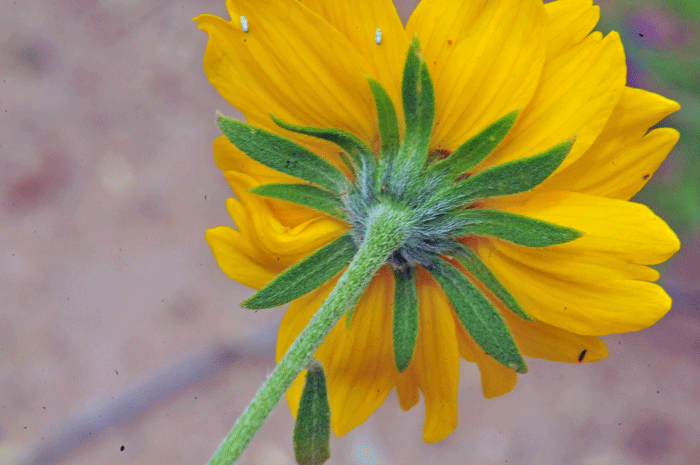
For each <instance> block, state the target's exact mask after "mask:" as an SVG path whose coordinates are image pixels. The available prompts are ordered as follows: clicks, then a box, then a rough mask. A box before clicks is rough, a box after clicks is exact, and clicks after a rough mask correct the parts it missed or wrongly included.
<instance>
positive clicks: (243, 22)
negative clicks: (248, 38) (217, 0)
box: [241, 16, 248, 32]
mask: <svg viewBox="0 0 700 465" xmlns="http://www.w3.org/2000/svg"><path fill="white" fill-rule="evenodd" d="M241 29H242V30H243V32H248V18H246V17H245V16H241Z"/></svg>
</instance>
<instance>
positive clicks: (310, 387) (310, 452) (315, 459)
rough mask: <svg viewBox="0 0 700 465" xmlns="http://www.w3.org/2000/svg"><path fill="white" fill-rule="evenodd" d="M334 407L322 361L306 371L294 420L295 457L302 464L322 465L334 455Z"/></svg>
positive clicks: (313, 363)
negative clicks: (332, 430)
mask: <svg viewBox="0 0 700 465" xmlns="http://www.w3.org/2000/svg"><path fill="white" fill-rule="evenodd" d="M330 437H331V409H330V406H329V405H328V393H327V390H326V376H325V375H324V373H323V367H322V366H321V364H320V363H318V362H312V363H311V364H310V366H309V367H308V369H307V371H306V382H305V383H304V389H303V391H302V393H301V400H300V401H299V410H298V411H297V419H296V422H295V423H294V437H293V441H294V458H295V459H296V461H297V463H298V464H299V465H321V464H323V463H325V462H326V461H327V460H328V459H329V458H330V456H331V446H330Z"/></svg>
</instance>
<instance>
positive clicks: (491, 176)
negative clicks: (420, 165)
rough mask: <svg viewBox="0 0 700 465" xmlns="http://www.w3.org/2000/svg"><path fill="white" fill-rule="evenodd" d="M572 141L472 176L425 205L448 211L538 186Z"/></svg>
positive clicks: (549, 173)
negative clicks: (472, 202)
mask: <svg viewBox="0 0 700 465" xmlns="http://www.w3.org/2000/svg"><path fill="white" fill-rule="evenodd" d="M573 143H574V140H573V139H570V140H568V141H566V142H564V143H562V144H559V145H557V146H555V147H553V148H551V149H549V150H547V151H546V152H543V153H541V154H539V155H535V156H533V157H528V158H522V159H520V160H514V161H511V162H508V163H503V164H501V165H497V166H494V167H491V168H488V169H485V170H484V171H482V172H481V173H478V174H475V175H474V176H471V177H469V178H467V179H465V180H464V181H460V182H458V183H457V184H454V185H452V186H450V187H448V188H447V189H445V190H443V191H441V192H440V193H438V194H437V195H436V196H435V197H433V200H431V202H430V203H429V207H431V208H433V207H434V206H435V205H437V206H438V208H440V209H451V208H455V207H459V206H462V205H464V204H466V203H468V202H470V201H474V200H478V199H486V198H489V197H500V196H504V195H511V194H519V193H521V192H526V191H529V190H531V189H532V188H534V187H535V186H537V185H539V184H541V183H542V182H543V181H544V180H545V179H547V178H548V177H549V175H551V174H552V173H553V172H554V170H556V169H557V168H558V167H559V165H561V163H562V161H564V158H566V155H568V153H569V150H571V146H572V145H573Z"/></svg>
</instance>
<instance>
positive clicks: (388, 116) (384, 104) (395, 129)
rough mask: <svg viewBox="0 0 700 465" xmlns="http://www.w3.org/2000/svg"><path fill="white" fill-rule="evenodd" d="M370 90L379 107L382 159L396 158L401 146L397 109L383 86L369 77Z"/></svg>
mask: <svg viewBox="0 0 700 465" xmlns="http://www.w3.org/2000/svg"><path fill="white" fill-rule="evenodd" d="M367 81H368V82H369V88H370V90H371V91H372V95H373V96H374V104H375V106H376V107H377V119H378V120H379V137H380V138H381V141H382V148H381V152H380V154H381V155H380V156H381V158H386V157H387V156H389V157H395V156H396V154H397V153H398V151H399V147H400V145H401V136H400V135H399V120H398V118H397V117H396V109H395V108H394V102H392V101H391V97H389V94H388V93H387V92H386V90H384V87H382V85H381V84H379V83H378V82H377V81H375V80H374V79H372V78H370V77H368V78H367Z"/></svg>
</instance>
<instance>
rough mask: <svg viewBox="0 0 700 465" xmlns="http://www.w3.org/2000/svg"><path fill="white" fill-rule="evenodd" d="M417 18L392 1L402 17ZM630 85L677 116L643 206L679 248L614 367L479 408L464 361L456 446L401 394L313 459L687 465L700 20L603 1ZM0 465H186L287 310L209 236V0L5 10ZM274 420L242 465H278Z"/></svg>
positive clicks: (694, 343)
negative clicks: (238, 272) (227, 259)
mask: <svg viewBox="0 0 700 465" xmlns="http://www.w3.org/2000/svg"><path fill="white" fill-rule="evenodd" d="M416 3H417V0H406V1H400V2H397V6H398V9H399V10H400V13H401V15H402V17H403V18H404V20H405V19H406V18H407V17H408V15H409V13H410V11H412V9H413V8H414V7H415V4H416ZM599 4H600V6H601V10H602V19H601V22H600V24H599V28H598V29H599V30H601V31H603V32H604V33H607V32H608V31H610V30H617V31H619V32H620V33H621V35H622V38H623V42H624V44H625V47H626V51H627V55H628V57H629V84H630V85H633V86H636V87H643V88H646V89H650V90H654V91H656V92H659V93H661V94H663V95H665V96H668V97H670V98H673V99H675V100H677V101H679V102H680V103H681V105H682V107H683V109H682V110H681V111H680V112H678V113H676V114H674V115H672V116H670V117H669V118H667V119H666V120H665V121H664V122H663V123H662V124H663V125H664V126H672V127H676V128H678V129H679V130H680V131H681V134H682V137H681V140H680V142H679V144H678V145H677V146H676V148H675V149H674V151H673V152H672V153H671V155H670V156H669V158H668V159H667V160H666V162H665V163H664V164H663V165H662V166H661V168H660V169H659V171H658V172H657V173H656V175H655V176H654V177H653V178H652V180H651V181H650V183H649V185H648V186H647V187H646V189H645V190H644V191H643V192H642V193H641V194H640V195H639V196H638V198H637V200H639V201H642V202H644V203H647V204H649V205H651V206H652V208H653V209H654V210H655V211H656V212H657V213H658V214H659V215H660V216H661V217H662V218H664V219H666V220H667V221H668V222H669V224H671V225H672V227H673V228H674V229H675V230H676V231H677V233H678V234H679V236H680V237H681V240H682V242H683V248H682V249H681V251H680V252H679V253H678V254H677V255H676V256H674V257H673V258H672V259H671V260H669V261H668V262H667V263H666V264H664V265H663V269H662V271H663V273H662V279H661V282H662V284H663V285H664V287H665V288H666V289H667V290H668V292H669V293H670V294H671V295H672V296H673V298H674V308H673V309H672V310H671V312H670V313H669V315H668V316H667V317H665V318H664V319H663V320H662V321H660V322H659V323H658V324H657V325H655V326H653V327H652V328H649V329H647V330H644V331H640V332H637V333H634V334H625V335H619V336H618V335H614V336H609V337H606V338H605V339H606V341H607V342H608V345H609V348H610V357H609V358H608V359H607V360H604V361H602V362H599V363H597V364H591V365H583V366H580V365H579V366H572V365H565V364H556V363H550V362H545V361H541V360H530V361H529V363H530V374H528V375H526V376H521V377H520V381H519V383H518V386H517V387H516V389H515V390H514V392H512V393H510V394H508V395H506V396H503V397H500V398H497V399H492V400H488V401H487V400H484V399H483V397H482V395H481V388H480V385H479V377H478V372H477V371H476V369H475V368H474V367H473V366H470V365H468V364H464V365H463V367H462V378H461V384H460V411H459V426H458V428H457V430H456V431H455V432H454V433H453V434H452V435H451V436H450V437H449V438H448V439H446V440H445V441H442V442H440V443H437V444H424V443H423V442H422V441H421V434H422V427H423V426H422V425H423V418H424V410H423V408H424V407H423V404H422V402H421V403H420V404H419V405H418V406H417V407H415V408H414V409H413V410H412V411H410V412H408V413H405V412H403V411H401V410H400V408H399V406H398V402H397V401H396V397H395V395H394V394H393V393H392V394H390V395H389V397H388V399H387V401H386V402H385V403H384V405H382V407H380V408H379V410H378V411H377V413H376V414H375V415H373V416H372V417H370V419H369V420H368V421H367V422H366V423H365V424H363V425H362V426H361V427H359V428H357V429H356V430H354V431H352V432H351V433H349V434H347V435H346V436H344V437H342V438H333V440H332V450H333V456H332V458H331V460H330V462H329V463H330V464H340V465H354V464H421V463H428V462H430V463H445V464H448V463H455V464H456V463H459V464H462V463H469V464H488V465H491V464H504V463H509V464H538V465H545V464H554V465H561V464H581V465H626V464H669V465H682V464H698V463H700V445H699V444H698V441H697V431H698V430H700V355H699V354H700V309H699V306H700V159H699V157H698V145H699V141H700V59H699V58H698V57H699V54H700V41H699V35H698V34H699V31H700V2H695V1H690V0H668V1H665V2H660V1H654V2H652V1H644V0H637V1H635V2H629V1H613V0H601V1H600V2H599ZM0 11H2V14H1V15H0V77H1V79H2V81H1V82H0V240H1V243H2V247H0V464H11V465H13V464H20V463H21V464H25V465H27V464H39V463H42V464H49V463H56V464H62V465H66V464H153V463H168V464H201V463H205V462H206V461H207V460H208V458H209V457H210V455H211V454H212V453H213V451H214V450H215V449H216V447H217V445H218V443H219V441H220V440H221V439H222V438H223V437H224V435H225V434H226V433H227V432H228V430H229V429H230V427H231V425H232V424H233V422H234V421H235V419H236V418H237V416H238V414H239V413H240V412H241V411H242V409H243V408H244V407H245V405H247V403H248V401H249V400H250V399H251V397H252V396H253V394H254V393H255V391H256V390H257V388H258V387H259V386H260V385H261V383H262V381H263V380H264V379H265V377H266V376H267V375H268V374H269V373H270V371H271V370H272V368H273V367H274V358H273V353H274V349H273V348H274V338H275V331H276V326H277V325H278V323H279V320H280V319H281V317H282V313H283V311H282V310H270V311H261V312H257V313H252V312H249V311H244V310H242V309H240V308H239V306H238V303H239V302H240V301H241V300H243V299H244V298H245V297H247V296H248V295H250V294H251V290H250V289H247V288H245V287H243V286H240V285H238V284H237V283H235V282H232V281H231V280H229V279H228V278H227V277H226V276H225V275H224V274H223V273H222V272H221V271H220V270H219V268H218V267H217V265H216V262H215V261H214V258H213V256H212V254H211V252H210V250H209V248H208V246H207V245H206V243H205V241H204V231H205V230H206V229H207V228H210V227H213V226H217V225H220V224H230V222H231V220H230V218H229V217H228V215H227V213H226V209H225V206H224V202H225V199H226V198H227V197H229V196H230V195H231V192H230V190H229V187H228V185H227V184H226V182H225V180H224V178H223V176H221V173H220V172H219V171H218V170H217V169H216V167H215V166H214V163H213V160H212V155H211V141H212V140H213V139H214V138H215V137H216V136H217V135H218V131H217V128H216V126H215V110H217V109H218V110H221V111H223V112H224V113H226V114H231V115H235V114H237V112H236V111H235V110H234V109H232V108H231V107H230V106H229V105H228V104H227V103H226V102H225V101H224V100H223V99H222V98H221V97H220V96H219V94H218V93H217V92H216V90H214V88H213V87H211V85H210V84H209V83H208V81H207V79H206V77H205V75H204V72H203V70H202V65H201V62H202V56H203V53H204V48H205V45H206V40H207V37H206V34H204V33H203V32H201V31H199V30H197V28H196V25H195V24H194V23H193V22H191V21H190V18H192V17H194V16H196V15H197V14H200V13H205V12H206V13H213V14H217V15H219V16H223V17H228V15H227V13H226V10H225V6H224V2H223V0H200V1H198V2H186V1H181V0H170V1H163V0H139V1H136V0H66V1H62V2H50V1H43V2H42V1H29V2H16V1H9V0H0ZM292 428H293V424H292V419H291V416H290V415H289V412H288V409H287V407H286V405H285V404H284V403H283V404H280V405H279V406H278V408H277V409H276V410H275V412H274V413H273V415H272V417H271V419H270V420H269V421H268V422H267V423H266V425H265V426H264V427H263V429H262V431H261V432H260V434H259V435H258V436H257V437H256V438H255V439H254V441H253V443H252V445H251V446H250V448H249V449H248V450H247V452H246V454H245V455H244V456H243V458H242V459H241V461H240V463H241V464H252V465H263V464H265V465H268V464H269V465H286V464H290V465H291V464H292V463H293V452H292V445H291V435H292Z"/></svg>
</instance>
